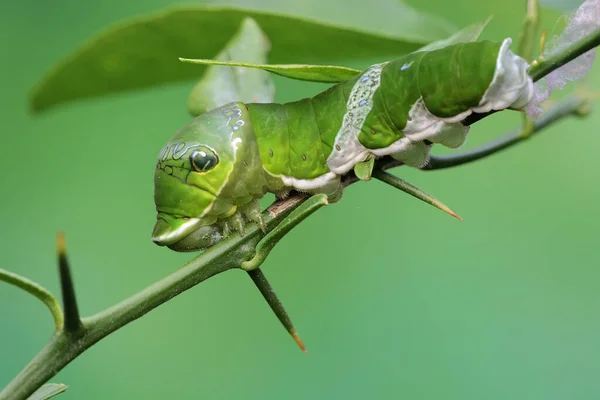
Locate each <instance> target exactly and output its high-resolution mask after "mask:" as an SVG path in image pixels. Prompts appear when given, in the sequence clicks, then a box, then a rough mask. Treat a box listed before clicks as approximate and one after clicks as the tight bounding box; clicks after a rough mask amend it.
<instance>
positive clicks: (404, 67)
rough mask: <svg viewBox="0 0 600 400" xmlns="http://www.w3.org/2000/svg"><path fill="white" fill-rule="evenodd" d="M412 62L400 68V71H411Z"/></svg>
mask: <svg viewBox="0 0 600 400" xmlns="http://www.w3.org/2000/svg"><path fill="white" fill-rule="evenodd" d="M412 63H413V62H412V61H411V62H409V63H406V64H404V65H403V66H401V67H400V71H404V70H405V69H409V68H410V66H411V65H412Z"/></svg>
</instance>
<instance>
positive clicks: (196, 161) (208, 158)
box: [190, 149, 219, 172]
mask: <svg viewBox="0 0 600 400" xmlns="http://www.w3.org/2000/svg"><path fill="white" fill-rule="evenodd" d="M190 162H191V164H192V166H193V167H194V170H196V171H198V172H207V171H210V170H211V169H213V168H214V167H216V166H217V164H218V163H219V157H218V156H217V154H216V153H214V152H213V151H211V150H210V149H203V150H195V151H194V152H193V153H192V154H191V155H190Z"/></svg>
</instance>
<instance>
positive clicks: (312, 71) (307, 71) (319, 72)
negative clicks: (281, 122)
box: [180, 58, 362, 83]
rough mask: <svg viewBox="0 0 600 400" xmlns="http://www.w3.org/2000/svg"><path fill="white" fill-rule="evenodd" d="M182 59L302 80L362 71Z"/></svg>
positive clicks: (330, 78) (334, 77)
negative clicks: (259, 70)
mask: <svg viewBox="0 0 600 400" xmlns="http://www.w3.org/2000/svg"><path fill="white" fill-rule="evenodd" d="M180 60H181V61H183V62H185V63H190V64H200V65H225V66H232V67H244V68H257V69H261V70H264V71H269V72H272V73H274V74H277V75H281V76H284V77H286V78H292V79H299V80H301V81H310V82H322V83H337V82H341V81H346V80H348V79H352V78H354V77H355V76H356V75H358V74H360V73H361V72H362V71H360V70H358V69H353V68H347V67H339V66H333V65H307V64H253V63H247V62H241V61H218V60H202V59H192V58H180Z"/></svg>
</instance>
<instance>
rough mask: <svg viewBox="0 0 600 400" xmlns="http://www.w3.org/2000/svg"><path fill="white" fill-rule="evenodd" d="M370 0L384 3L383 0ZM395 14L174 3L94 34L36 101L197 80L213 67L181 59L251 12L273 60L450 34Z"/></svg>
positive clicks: (398, 51)
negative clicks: (382, 17) (316, 16)
mask: <svg viewBox="0 0 600 400" xmlns="http://www.w3.org/2000/svg"><path fill="white" fill-rule="evenodd" d="M379 1H384V2H385V3H386V4H387V3H389V2H390V1H391V0H379ZM393 1H394V2H395V0H393ZM322 3H327V2H322ZM375 3H377V1H376V2H375ZM369 4H370V5H371V7H370V8H371V9H372V10H377V7H376V4H373V2H371V3H369ZM404 8H406V7H404ZM404 8H401V9H404ZM390 14H392V13H391V12H390ZM392 15H395V16H396V18H394V20H393V24H392V21H388V19H386V22H385V25H386V26H383V25H382V24H376V25H373V24H368V23H363V24H361V25H356V26H359V27H360V28H353V27H351V26H349V24H346V25H340V24H337V25H336V24H334V23H331V22H327V23H325V22H320V21H311V20H308V19H306V18H301V17H296V16H291V15H286V14H277V13H274V12H268V11H256V10H249V9H241V8H236V7H233V6H207V5H188V6H179V7H175V8H170V9H167V10H164V11H162V12H159V13H154V14H151V15H146V16H143V17H138V18H135V19H132V20H128V21H126V22H123V23H120V24H118V25H116V26H112V27H110V28H108V29H106V30H105V31H104V32H101V33H100V34H98V35H96V36H95V37H93V38H92V39H91V40H89V41H88V42H87V43H86V44H84V45H83V46H82V47H80V48H79V49H78V50H77V51H75V52H74V53H72V54H70V55H69V56H68V57H66V58H65V59H63V60H62V61H61V62H60V63H59V64H58V65H56V66H55V67H54V68H53V69H52V70H51V71H50V72H49V73H48V74H47V75H46V76H45V77H44V78H43V80H42V81H41V82H40V83H39V84H38V85H37V86H36V88H35V89H34V91H33V94H32V97H31V108H32V110H34V111H42V110H46V109H48V108H50V107H52V106H55V105H57V104H61V103H66V102H70V101H73V100H78V99H84V98H92V97H98V96H105V95H108V94H114V93H118V92H123V91H127V90H133V89H141V88H146V87H150V86H154V85H159V84H165V83H169V82H177V81H183V80H192V79H197V78H198V77H199V76H201V74H202V73H203V71H204V70H203V69H202V68H206V67H200V68H199V67H198V66H197V65H189V64H185V63H181V62H180V61H179V57H184V58H214V57H215V56H216V55H217V53H219V52H220V51H221V50H222V49H223V48H224V47H225V45H226V44H227V42H228V41H229V39H230V38H231V37H232V36H233V35H234V34H235V32H236V31H237V30H238V29H239V26H240V23H241V22H242V20H243V19H244V18H246V17H251V18H253V19H254V20H256V22H257V23H258V24H259V25H260V27H261V29H262V30H263V31H264V32H265V33H266V35H267V36H268V37H269V39H270V40H271V43H272V51H271V55H270V62H271V63H274V64H283V63H303V64H304V63H305V64H329V63H332V62H334V61H335V60H339V59H348V58H350V57H356V58H363V57H380V58H386V59H389V58H394V57H397V56H400V55H403V54H406V53H409V52H411V51H414V50H416V49H417V48H419V47H421V46H423V45H424V44H426V43H429V42H431V41H432V40H437V39H440V38H443V37H445V36H447V35H448V34H449V33H451V32H450V31H449V30H448V29H447V28H441V24H440V22H439V21H437V20H435V19H432V18H429V17H427V16H424V15H421V14H418V13H416V12H415V11H411V12H409V13H407V14H406V15H402V14H400V15H398V14H397V13H396V14H392ZM365 17H367V16H366V15H365ZM367 18H371V17H367ZM415 25H418V26H416V27H415ZM374 27H375V28H374ZM411 27H413V28H415V30H412V31H411V30H410V29H409V28H411ZM388 28H389V32H393V33H388ZM417 28H418V29H417ZM366 29H376V31H373V30H371V31H369V30H366Z"/></svg>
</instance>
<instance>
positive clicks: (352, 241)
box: [0, 0, 600, 400]
mask: <svg viewBox="0 0 600 400" xmlns="http://www.w3.org/2000/svg"><path fill="white" fill-rule="evenodd" d="M171 3H172V2H170V1H167V0H130V1H127V2H123V1H116V0H110V1H102V2H80V1H73V0H55V1H53V2H41V1H39V0H23V1H20V2H16V1H13V2H5V4H3V7H2V8H3V10H2V13H1V14H0V32H1V34H0V43H1V48H2V61H0V67H1V74H0V80H1V85H0V87H1V88H2V95H1V96H0V102H2V105H1V107H0V113H1V114H0V116H1V121H2V135H1V136H0V140H1V142H0V143H1V144H0V148H1V149H2V156H1V157H0V166H1V168H0V184H1V186H0V187H1V189H0V190H1V193H2V200H1V201H2V203H1V207H0V221H2V234H1V235H2V236H1V239H2V241H1V243H0V254H1V256H0V260H1V262H2V268H6V269H8V270H12V271H15V272H17V273H20V274H23V275H25V276H27V277H29V278H31V279H34V280H36V281H38V282H40V283H42V284H43V285H45V286H46V287H48V288H49V289H50V290H51V291H53V292H54V293H56V294H58V293H59V287H58V281H57V274H56V264H55V247H54V246H55V235H56V232H57V231H59V230H62V231H64V232H65V233H66V235H67V243H68V247H69V254H70V259H71V262H72V267H73V269H74V277H75V282H76V285H77V292H78V294H79V301H80V310H81V312H82V313H83V314H84V315H91V314H93V313H95V312H98V311H100V310H102V309H104V308H107V307H109V306H111V305H113V304H115V303H117V302H118V301H120V300H122V299H124V298H126V297H128V296H130V295H132V294H134V293H136V292H137V291H139V290H140V289H142V288H144V287H146V286H147V285H149V284H151V283H152V282H154V281H156V280H158V279H160V278H161V277H163V276H165V275H166V274H168V273H170V272H172V271H173V270H175V269H176V268H177V267H179V266H180V265H182V264H183V263H184V262H185V261H187V260H189V259H190V258H192V255H190V254H187V255H186V254H176V253H174V252H171V251H168V250H166V249H164V248H159V247H158V246H155V245H154V244H153V243H152V242H151V241H150V232H151V230H152V227H153V223H154V218H155V213H154V204H153V200H152V193H153V182H152V174H153V169H154V161H155V157H156V154H157V153H158V151H159V150H160V148H161V146H162V144H163V143H164V142H165V141H166V140H167V139H168V138H169V137H170V136H171V135H172V133H173V132H174V131H175V130H176V129H177V128H178V127H179V126H180V125H182V124H183V123H185V121H186V120H187V119H188V115H187V112H186V107H185V102H186V99H187V95H188V92H189V90H190V88H191V87H192V85H193V82H188V83H183V84H176V85H169V86H165V87H161V88H155V89H151V90H144V91H140V92H132V93H128V94H125V95H119V96H112V97H110V98H105V99H100V100H94V101H89V102H82V103H78V104H73V105H68V106H65V107H59V108H57V109H55V110H52V111H51V112H49V113H47V114H43V115H41V116H39V117H33V116H31V115H30V114H29V112H28V111H27V105H26V102H27V96H28V92H29V90H30V89H31V87H32V86H33V85H34V84H35V83H36V82H37V80H38V79H39V78H41V76H42V75H43V74H44V73H45V72H46V71H47V69H48V68H50V67H51V66H52V65H53V64H54V63H55V62H56V61H58V60H59V59H60V58H62V57H63V56H64V55H66V54H68V53H69V52H71V51H72V50H73V49H75V48H76V47H77V46H79V45H80V44H81V43H82V42H83V41H84V40H85V39H86V38H87V37H89V36H90V35H91V34H93V33H95V32H97V31H98V30H99V29H102V28H103V27H105V26H106V25H108V24H112V23H114V22H117V21H119V20H121V19H123V18H126V17H131V16H135V15H138V14H142V13H146V12H150V11H155V10H158V9H161V8H162V7H164V6H166V5H168V4H171ZM352 3H353V2H352V1H349V2H348V8H347V9H346V10H343V11H341V12H344V13H352V12H353V8H352ZM523 3H524V1H522V0H503V1H498V0H496V1H489V2H482V1H480V0H458V1H452V2H450V1H445V0H444V1H442V0H410V1H409V4H411V5H412V6H414V7H415V8H417V9H419V10H423V11H427V12H430V13H433V14H435V15H437V16H439V17H442V18H446V19H447V20H448V21H450V22H451V23H452V24H454V25H455V26H457V27H463V26H466V25H468V24H471V23H474V22H478V21H481V20H483V19H485V18H486V17H487V16H489V15H490V14H493V15H494V19H493V20H492V22H491V23H490V25H489V26H488V28H487V29H486V31H485V32H484V35H483V38H485V39H493V40H500V39H502V38H504V37H505V36H512V37H517V35H518V32H519V28H520V23H521V20H522V15H523V11H524V5H523ZM313 7H314V6H313ZM311 12H315V13H316V12H318V9H317V10H316V11H315V9H314V8H312V9H311ZM556 18H557V14H556V13H553V12H544V18H543V22H544V26H545V27H547V28H548V29H549V30H550V31H552V29H553V27H554V24H555V21H556ZM372 61H373V60H364V59H363V60H361V59H355V58H353V57H352V54H348V60H347V62H346V63H345V64H346V65H349V66H365V65H368V63H370V62H372ZM599 71H600V68H598V66H597V65H596V67H595V68H594V70H593V71H592V74H591V76H590V79H589V84H590V85H591V87H592V88H594V89H600V73H599ZM276 83H277V101H289V100H294V99H299V98H301V97H304V96H309V95H312V94H314V93H316V91H318V90H320V89H321V86H318V85H314V84H305V83H301V82H294V81H286V80H284V79H277V80H276ZM597 108H599V109H598V110H596V111H597V112H595V113H594V114H593V115H591V116H590V117H589V118H587V119H585V120H575V119H570V120H565V121H562V122H560V123H559V124H556V125H555V126H554V127H553V128H552V129H549V130H548V131H546V132H544V134H543V135H541V136H540V137H538V138H535V139H534V140H532V141H530V142H528V143H525V144H523V145H521V146H519V147H517V148H515V149H512V150H509V151H506V152H504V153H502V154H499V155H496V156H493V157H490V158H488V159H486V160H483V161H480V162H477V163H474V164H471V165H468V166H464V167H460V168H456V169H451V170H444V171H439V172H429V173H426V172H421V171H417V170H412V169H408V168H400V169H398V170H397V173H398V174H400V175H401V176H402V177H404V178H406V179H407V180H409V181H410V182H412V183H414V184H416V185H418V186H420V187H421V188H423V189H424V190H426V191H429V192H430V193H433V194H435V195H436V196H437V197H439V198H440V199H442V200H443V201H445V202H446V203H447V204H448V205H449V206H450V207H452V208H453V209H454V210H455V211H457V212H458V213H459V214H460V215H461V216H462V217H464V219H465V220H464V221H462V222H460V221H457V220H454V219H453V218H451V217H448V216H446V215H444V214H443V213H441V212H440V211H437V210H435V209H433V208H431V207H429V206H426V205H424V204H422V203H419V202H418V201H416V200H414V199H412V198H410V197H409V196H406V195H403V194H402V193H400V192H398V191H395V190H393V189H392V188H390V187H387V186H385V185H384V184H383V183H379V182H376V181H373V182H369V183H362V184H358V185H354V186H353V187H351V188H350V189H349V190H347V191H346V194H345V198H344V199H343V201H342V202H341V203H338V204H336V205H334V206H331V207H327V208H325V209H323V210H321V211H319V212H318V213H317V214H316V215H314V216H313V217H311V218H310V219H309V220H308V221H306V222H305V223H303V224H302V225H301V226H300V227H299V228H297V229H296V230H295V231H294V232H292V233H291V234H290V235H289V237H288V238H286V239H285V240H284V241H283V242H282V243H281V244H280V245H278V247H277V248H276V249H275V250H274V252H273V254H272V256H271V257H270V259H269V260H268V262H267V264H266V266H265V268H264V271H265V273H266V274H267V276H268V277H269V278H270V280H271V283H272V284H273V285H274V286H275V288H276V289H277V291H278V292H279V295H280V297H281V298H282V300H283V302H284V304H285V305H286V307H287V309H288V311H289V312H290V313H291V315H292V318H293V319H294V322H295V324H296V326H297V328H298V330H299V332H300V334H301V336H302V338H303V339H304V342H305V343H306V345H307V347H308V351H309V354H308V355H304V354H302V353H301V352H300V351H299V350H298V349H297V348H296V347H295V345H294V343H293V341H292V340H291V339H290V338H289V337H288V336H287V334H286V333H285V331H284V330H283V329H282V328H281V326H280V325H279V322H278V321H277V320H276V318H275V317H274V316H273V315H272V314H271V312H270V310H269V309H268V307H267V305H266V304H265V302H264V300H263V299H262V298H261V297H260V295H259V293H258V291H257V290H256V289H255V288H254V287H253V285H252V284H251V282H250V280H249V279H248V278H247V276H246V274H245V273H243V272H240V271H232V272H228V273H226V274H223V275H220V276H218V277H216V278H213V279H211V280H209V281H207V282H204V283H203V284H202V285H200V286H198V287H196V288H194V289H192V290H191V291H189V292H186V293H184V294H183V295H181V296H179V297H177V298H175V299H173V300H172V301H170V302H168V303H166V304H164V305H163V306H161V307H159V308H158V309H156V310H154V311H153V312H151V313H150V314H148V315H146V316H145V317H143V318H142V319H140V320H138V321H135V322H134V323H132V324H131V325H128V326H126V327H125V328H123V329H121V330H119V331H117V332H116V333H115V334H113V335H111V336H109V337H107V338H106V339H105V340H103V341H101V342H100V343H98V344H97V345H96V346H94V347H92V348H91V349H90V350H88V351H87V352H86V353H84V354H83V355H82V356H80V358H78V359H76V360H75V361H74V362H73V363H71V364H70V365H69V366H67V367H66V368H65V369H64V370H63V371H62V372H60V373H59V374H58V376H57V377H55V378H54V379H52V381H53V382H63V383H66V384H68V385H69V386H70V388H69V390H68V392H67V394H65V395H61V396H62V397H61V398H64V399H107V398H119V399H125V398H144V399H158V398H166V397H171V398H206V399H241V398H244V399H255V398H256V399H258V398H261V399H282V398H286V399H288V398H289V399H306V398H348V399H364V398H406V399H509V398H511V399H544V400H548V399H597V398H599V397H600V381H599V380H598V376H599V372H600V345H599V343H598V342H599V338H600V317H599V306H600V290H598V288H599V287H600V270H599V268H598V267H599V266H600V262H599V259H600V255H599V254H598V247H597V246H598V233H599V229H598V223H599V222H600V212H599V211H598V203H600V187H599V185H598V184H597V182H598V178H597V177H598V170H599V169H600V159H599V158H598V157H597V154H598V149H599V148H600V137H599V136H598V132H597V131H598V124H600V107H597ZM519 121H520V118H519V115H518V114H517V113H509V112H506V113H502V115H495V116H494V117H492V118H489V119H487V120H485V121H484V122H483V123H480V124H477V125H476V126H475V127H474V128H473V129H472V130H471V135H470V138H469V142H468V146H467V147H472V146H474V145H477V144H480V143H484V142H485V141H487V140H490V139H492V138H494V137H497V136H498V135H500V134H502V133H503V132H504V131H506V130H507V129H510V128H512V127H514V126H516V125H517V124H518V123H519ZM51 333H52V322H51V317H50V315H49V313H48V312H47V310H46V309H45V308H44V307H43V306H42V305H41V304H40V303H39V301H38V300H36V299H34V298H33V297H31V296H29V295H27V294H24V293H22V292H21V291H19V290H17V289H15V288H13V287H11V286H8V285H6V284H2V283H0V387H3V386H4V385H5V384H7V383H8V382H9V381H10V380H11V379H12V377H13V376H14V375H16V374H17V373H18V371H20V369H21V368H22V367H23V366H24V365H25V364H26V363H27V362H28V361H29V360H30V359H31V358H32V357H33V356H34V355H35V354H36V353H37V352H38V351H39V349H40V348H41V347H42V346H43V345H44V344H45V343H46V341H47V340H48V338H49V336H50V335H51Z"/></svg>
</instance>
